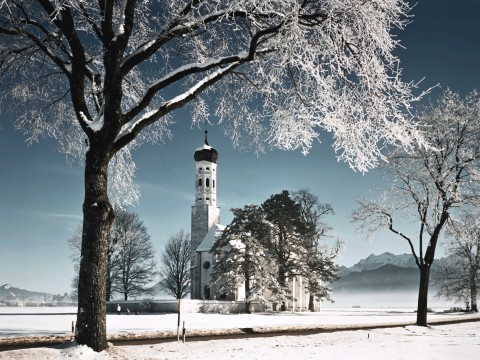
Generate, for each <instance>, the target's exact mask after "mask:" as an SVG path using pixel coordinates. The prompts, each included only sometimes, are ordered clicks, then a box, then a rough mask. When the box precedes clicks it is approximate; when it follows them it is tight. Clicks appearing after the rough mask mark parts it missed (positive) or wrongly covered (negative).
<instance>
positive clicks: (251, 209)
mask: <svg viewBox="0 0 480 360" xmlns="http://www.w3.org/2000/svg"><path fill="white" fill-rule="evenodd" d="M232 212H233V214H234V218H233V220H232V223H231V224H230V225H229V226H227V227H226V228H225V230H224V231H223V234H222V237H221V238H220V239H219V240H217V241H216V242H215V244H214V246H213V248H212V253H213V254H214V255H215V257H216V262H215V267H214V271H213V274H212V279H213V281H214V282H216V283H217V284H218V285H219V286H220V289H221V292H222V293H223V292H227V293H231V292H233V291H235V290H236V289H238V288H239V287H240V286H241V285H242V284H244V286H245V297H246V311H247V313H250V312H251V307H250V305H251V301H252V300H254V299H258V298H262V297H263V293H264V290H265V289H266V288H267V287H271V286H272V282H274V279H275V277H272V276H271V275H270V276H269V274H270V273H271V270H272V269H273V268H275V264H274V262H273V258H272V256H271V254H269V253H268V251H267V249H266V248H265V246H264V245H265V243H266V239H268V238H269V236H270V226H269V224H268V223H267V222H266V221H265V219H264V217H263V214H262V211H261V209H260V208H259V207H258V206H256V205H246V206H244V207H243V208H241V209H240V208H237V209H232Z"/></svg>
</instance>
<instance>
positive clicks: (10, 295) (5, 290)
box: [0, 284, 72, 306]
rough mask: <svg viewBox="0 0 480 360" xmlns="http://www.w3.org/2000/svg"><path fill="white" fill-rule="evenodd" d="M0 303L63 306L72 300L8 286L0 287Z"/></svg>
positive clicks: (64, 296)
mask: <svg viewBox="0 0 480 360" xmlns="http://www.w3.org/2000/svg"><path fill="white" fill-rule="evenodd" d="M0 302H1V303H3V304H6V305H10V306H24V305H29V306H42V305H44V306H51V305H54V306H65V305H68V304H72V299H71V298H70V296H69V295H68V294H67V293H65V294H64V295H53V294H50V293H45V292H36V291H29V290H24V289H19V288H16V287H14V286H11V285H9V284H5V285H2V286H0Z"/></svg>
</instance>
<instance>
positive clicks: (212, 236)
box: [196, 224, 225, 252]
mask: <svg viewBox="0 0 480 360" xmlns="http://www.w3.org/2000/svg"><path fill="white" fill-rule="evenodd" d="M224 229H225V225H220V224H213V226H212V227H211V228H210V230H208V232H207V234H206V235H205V237H204V238H203V240H202V242H201V243H200V245H198V247H197V250H196V252H205V251H207V252H208V251H210V250H211V249H212V246H213V243H214V242H215V240H217V239H218V238H220V237H221V236H222V233H223V230H224Z"/></svg>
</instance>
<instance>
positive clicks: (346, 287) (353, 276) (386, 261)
mask: <svg viewBox="0 0 480 360" xmlns="http://www.w3.org/2000/svg"><path fill="white" fill-rule="evenodd" d="M442 261H444V259H443V258H442V259H436V260H435V262H434V264H433V266H432V275H433V273H434V272H435V269H436V267H437V266H438V264H439V263H440V262H442ZM339 276H340V279H339V280H338V281H336V282H334V283H333V284H332V287H333V289H334V292H335V291H337V292H338V291H361V292H363V291H404V290H412V289H416V288H417V287H418V281H419V271H418V268H417V265H416V264H415V259H414V257H413V255H411V254H400V255H394V254H392V253H389V252H386V253H383V254H380V255H374V254H372V255H370V256H368V257H367V258H366V259H362V260H360V261H359V262H358V263H356V264H355V265H353V266H351V267H349V268H347V267H345V266H342V267H340V269H339ZM431 278H432V277H431Z"/></svg>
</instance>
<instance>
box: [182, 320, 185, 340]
mask: <svg viewBox="0 0 480 360" xmlns="http://www.w3.org/2000/svg"><path fill="white" fill-rule="evenodd" d="M182 333H183V343H184V344H185V320H184V321H183V331H182Z"/></svg>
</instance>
